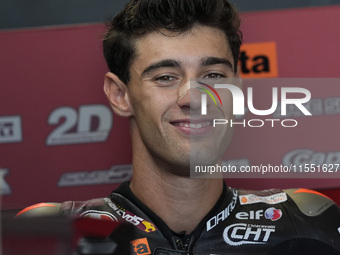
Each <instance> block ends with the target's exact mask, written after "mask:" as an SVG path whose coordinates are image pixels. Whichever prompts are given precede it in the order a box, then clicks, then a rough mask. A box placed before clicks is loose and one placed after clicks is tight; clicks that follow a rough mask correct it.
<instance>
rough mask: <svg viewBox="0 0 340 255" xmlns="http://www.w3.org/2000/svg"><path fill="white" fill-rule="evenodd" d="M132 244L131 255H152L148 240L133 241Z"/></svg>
mask: <svg viewBox="0 0 340 255" xmlns="http://www.w3.org/2000/svg"><path fill="white" fill-rule="evenodd" d="M130 244H131V255H138V254H143V255H148V254H151V250H150V247H149V243H148V239H147V238H146V237H145V238H140V239H136V240H133V241H131V243H130Z"/></svg>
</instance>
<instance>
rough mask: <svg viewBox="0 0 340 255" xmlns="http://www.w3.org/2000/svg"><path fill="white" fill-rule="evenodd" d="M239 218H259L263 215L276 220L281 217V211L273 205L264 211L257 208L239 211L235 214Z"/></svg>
mask: <svg viewBox="0 0 340 255" xmlns="http://www.w3.org/2000/svg"><path fill="white" fill-rule="evenodd" d="M235 217H236V218H237V219H239V220H260V219H261V218H263V217H265V218H266V219H268V220H271V221H277V220H279V219H280V218H281V217H282V211H281V210H280V209H276V208H274V207H271V208H268V209H267V210H266V211H264V210H257V211H249V212H239V213H237V214H236V216H235Z"/></svg>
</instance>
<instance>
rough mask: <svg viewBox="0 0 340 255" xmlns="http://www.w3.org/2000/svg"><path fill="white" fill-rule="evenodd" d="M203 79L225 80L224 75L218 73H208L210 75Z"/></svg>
mask: <svg viewBox="0 0 340 255" xmlns="http://www.w3.org/2000/svg"><path fill="white" fill-rule="evenodd" d="M203 78H206V79H221V78H225V75H223V74H220V73H210V74H207V75H206V76H204V77H203Z"/></svg>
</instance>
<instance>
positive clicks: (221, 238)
mask: <svg viewBox="0 0 340 255" xmlns="http://www.w3.org/2000/svg"><path fill="white" fill-rule="evenodd" d="M239 23H240V22H239V17H238V14H237V12H236V11H235V9H234V8H233V7H232V6H231V5H230V3H229V2H228V1H227V0H132V1H131V2H130V3H129V4H128V5H127V6H126V7H125V9H124V10H123V11H121V12H120V13H119V14H118V15H117V16H116V17H115V18H114V19H113V20H112V22H111V24H110V25H109V27H108V32H107V34H106V37H105V39H104V43H103V46H104V55H105V58H106V60H107V63H108V66H109V68H110V72H109V73H107V74H106V76H105V83H104V91H105V93H106V95H107V97H108V99H109V101H110V104H111V106H112V109H113V111H114V112H115V113H116V114H117V115H120V116H124V117H128V118H129V121H130V127H131V137H132V148H133V177H132V181H131V182H130V183H124V184H122V185H121V187H119V188H118V189H117V190H116V191H114V192H113V193H112V195H111V196H110V197H109V198H104V199H95V200H90V201H86V202H65V203H63V204H62V205H61V206H56V207H55V209H56V210H57V211H58V212H59V213H61V214H67V215H69V214H79V215H81V216H87V217H101V216H103V215H105V216H106V217H108V218H110V219H113V220H118V221H123V222H129V223H131V224H128V225H126V224H122V225H121V226H120V227H118V228H116V229H115V230H114V231H113V232H112V233H111V234H110V235H109V236H108V237H107V239H106V240H107V243H105V245H104V244H103V243H102V241H99V240H96V239H93V240H92V239H86V240H84V241H83V242H82V246H81V248H80V249H79V252H80V253H84V254H91V253H95V254H251V255H254V254H340V212H339V208H338V207H337V206H336V205H335V204H334V203H333V202H332V201H331V200H330V199H328V198H326V197H325V196H323V195H321V194H318V193H316V192H312V191H308V190H301V189H300V190H287V191H282V190H275V189H273V190H267V191H261V192H259V191H257V192H256V191H241V190H236V189H232V188H229V187H227V186H226V185H225V184H224V182H223V179H221V178H211V179H209V178H190V171H189V170H190V166H191V164H193V162H194V163H198V164H202V165H203V164H214V163H217V162H218V160H219V156H220V155H221V154H220V152H223V151H224V149H225V148H226V147H227V146H228V144H229V141H230V139H231V136H232V129H231V128H225V127H224V130H219V129H214V128H213V127H212V121H211V118H212V117H211V116H219V117H220V118H223V119H231V118H232V106H231V101H232V100H231V95H230V94H228V93H227V92H225V93H223V94H222V95H221V96H222V97H223V102H227V103H226V104H227V105H224V107H223V109H222V108H216V107H208V110H209V116H210V118H207V117H202V116H201V115H200V114H198V113H199V112H200V111H201V105H200V104H201V102H200V100H198V99H200V96H199V95H200V93H199V92H198V90H195V89H190V86H189V85H188V84H189V82H190V81H191V80H197V79H199V80H200V81H204V83H207V84H214V83H216V82H217V81H219V80H220V79H223V78H231V79H233V78H238V71H237V61H238V55H239V50H240V45H241V41H242V40H241V33H240V31H239ZM198 93H199V94H198ZM195 113H197V114H195ZM216 155H218V156H216ZM24 214H29V211H26V212H25V213H24ZM110 243H111V244H114V245H111V246H110V245H109V244H110ZM91 247H92V248H91ZM94 247H95V248H94ZM91 250H92V252H91Z"/></svg>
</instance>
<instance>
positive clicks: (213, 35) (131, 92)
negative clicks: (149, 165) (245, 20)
mask: <svg viewBox="0 0 340 255" xmlns="http://www.w3.org/2000/svg"><path fill="white" fill-rule="evenodd" d="M135 49H136V57H135V58H134V60H133V62H132V64H131V68H130V74H131V77H130V81H129V83H128V84H127V86H126V89H127V91H128V92H127V95H128V100H127V101H128V102H129V104H130V106H131V116H130V121H131V134H132V141H133V148H134V154H140V155H141V156H142V155H144V156H145V155H148V156H147V157H149V156H150V158H152V160H153V161H154V162H156V164H157V165H159V166H162V167H164V166H165V167H164V168H168V169H171V170H170V171H173V172H174V173H176V174H179V175H187V173H183V169H188V167H189V166H190V160H191V158H190V157H191V156H192V155H197V156H198V157H199V158H200V159H202V160H204V161H205V162H206V160H210V161H216V159H215V158H214V157H219V156H218V155H217V154H216V153H214V152H216V150H220V147H221V146H222V147H226V146H227V145H228V143H229V140H230V137H231V133H232V130H231V129H230V128H227V127H226V126H224V127H223V128H224V130H223V131H221V130H219V129H217V128H213V127H212V118H215V117H216V118H217V117H218V118H224V119H230V118H231V117H232V116H231V111H232V108H231V102H232V100H231V96H230V94H229V93H228V92H227V90H226V91H224V92H223V93H220V95H221V98H222V100H223V102H225V103H224V107H223V109H224V110H223V109H221V108H217V107H215V106H214V107H209V105H211V104H209V103H208V115H206V116H202V115H200V112H201V92H200V91H199V90H198V89H189V86H188V82H190V80H197V79H200V80H201V81H205V82H206V83H209V84H215V82H216V81H218V80H219V79H220V78H225V77H228V78H232V77H235V74H234V72H233V70H234V66H233V64H232V63H234V61H233V57H232V54H231V51H230V47H229V44H228V41H227V39H226V37H225V34H224V33H223V32H222V31H220V30H219V29H215V28H211V27H206V26H201V27H199V26H196V27H194V28H193V29H192V30H190V31H189V32H186V33H181V34H171V33H170V32H168V31H161V32H152V33H150V34H148V35H146V36H144V37H142V38H140V39H138V40H137V41H136V43H135ZM209 109H212V110H211V112H210V110H209ZM213 116H215V117H213ZM141 150H142V151H143V153H146V154H143V153H142V152H141ZM212 155H215V156H214V157H213V158H212ZM216 155H217V156H216ZM147 157H146V158H147ZM145 160H147V159H145Z"/></svg>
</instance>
